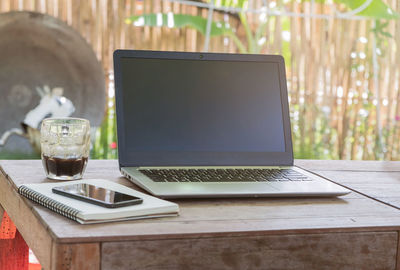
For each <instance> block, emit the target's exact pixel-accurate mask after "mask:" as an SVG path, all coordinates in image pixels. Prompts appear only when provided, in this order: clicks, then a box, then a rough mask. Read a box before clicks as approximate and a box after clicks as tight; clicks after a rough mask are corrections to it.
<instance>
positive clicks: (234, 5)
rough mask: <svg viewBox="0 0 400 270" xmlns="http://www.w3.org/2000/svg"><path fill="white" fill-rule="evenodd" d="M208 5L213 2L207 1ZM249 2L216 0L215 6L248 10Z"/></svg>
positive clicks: (245, 0)
mask: <svg viewBox="0 0 400 270" xmlns="http://www.w3.org/2000/svg"><path fill="white" fill-rule="evenodd" d="M207 2H208V3H210V2H211V0H207ZM248 2H249V1H248V0H214V4H215V6H217V7H231V8H243V9H244V8H246V7H247V5H248Z"/></svg>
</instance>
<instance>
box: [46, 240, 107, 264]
mask: <svg viewBox="0 0 400 270" xmlns="http://www.w3.org/2000/svg"><path fill="white" fill-rule="evenodd" d="M52 254H53V255H52V264H51V269H54V270H99V269H100V244H98V243H94V244H72V245H63V244H54V246H53V250H52Z"/></svg>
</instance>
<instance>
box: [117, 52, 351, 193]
mask: <svg viewBox="0 0 400 270" xmlns="http://www.w3.org/2000/svg"><path fill="white" fill-rule="evenodd" d="M114 72H115V89H116V110H117V134H118V160H119V166H120V171H121V173H122V174H123V175H124V176H125V177H127V178H128V179H130V180H131V181H132V182H133V183H135V184H137V185H138V186H140V187H142V188H143V189H145V190H147V191H149V192H150V193H152V194H154V195H156V196H159V197H164V198H184V197H189V198H194V197H258V196H260V197H261V196H262V197H289V196H290V197H298V196H339V195H344V194H347V193H349V192H350V191H349V190H348V189H346V188H344V187H341V186H339V185H336V184H334V183H332V182H331V181H329V180H326V179H323V178H322V177H319V176H318V175H315V174H313V173H310V172H308V171H305V170H303V169H301V168H298V167H295V166H293V149H292V141H291V130H290V119H289V108H288V96H287V87H286V75H285V65H284V60H283V58H282V57H281V56H278V55H241V54H219V53H218V54H217V53H187V52H157V51H134V50H117V51H115V52H114ZM294 176H295V177H294Z"/></svg>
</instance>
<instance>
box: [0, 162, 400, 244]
mask: <svg viewBox="0 0 400 270" xmlns="http://www.w3.org/2000/svg"><path fill="white" fill-rule="evenodd" d="M0 165H1V166H3V171H4V174H7V175H8V179H12V180H9V182H10V185H13V186H14V187H15V188H16V186H15V185H20V184H23V183H40V182H47V181H49V180H47V179H46V178H45V177H44V172H43V169H42V165H41V162H40V161H38V160H36V161H4V162H3V161H2V162H0ZM98 177H101V178H106V179H109V180H112V181H115V182H118V183H121V184H124V185H127V186H130V187H135V186H134V185H133V184H131V183H130V182H129V181H127V180H126V179H125V178H123V177H121V176H120V173H119V171H118V164H117V162H116V161H98V160H91V161H89V164H88V168H87V171H86V173H85V178H98ZM339 179H341V178H340V177H339ZM13 192H16V191H13ZM18 197H19V196H18ZM175 202H177V203H178V204H179V205H180V209H181V213H180V216H179V217H170V218H162V219H149V220H138V221H126V222H118V223H108V224H96V225H85V226H82V225H80V224H78V223H76V222H74V221H71V220H69V219H67V218H65V217H63V216H61V215H57V214H55V213H54V212H53V211H51V210H48V209H46V208H44V207H41V206H38V205H37V204H35V203H32V202H31V201H29V200H24V203H25V204H26V205H27V206H29V209H32V211H30V212H31V213H30V214H32V212H33V213H34V215H35V216H36V217H38V218H39V219H40V222H41V224H43V227H44V228H47V230H48V231H49V234H50V236H51V237H52V239H53V240H54V241H56V242H57V243H76V242H79V243H85V242H86V243H90V242H93V241H99V242H102V241H121V240H149V239H184V238H201V237H213V236H245V235H254V234H260V232H262V234H277V233H279V234H284V233H301V232H303V231H311V232H337V231H343V230H352V231H368V230H371V228H374V229H375V230H388V229H391V230H394V229H396V228H399V226H400V213H399V211H398V210H397V209H393V208H391V207H388V206H386V205H382V204H381V203H379V202H376V201H374V200H371V199H368V198H366V197H365V196H362V195H360V194H358V193H356V192H353V193H351V194H349V195H346V196H343V197H340V198H297V199H296V198H280V199H278V198H244V199H197V200H194V199H192V200H190V199H186V200H175ZM166 224H167V226H166Z"/></svg>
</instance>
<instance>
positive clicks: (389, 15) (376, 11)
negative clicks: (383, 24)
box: [335, 0, 400, 19]
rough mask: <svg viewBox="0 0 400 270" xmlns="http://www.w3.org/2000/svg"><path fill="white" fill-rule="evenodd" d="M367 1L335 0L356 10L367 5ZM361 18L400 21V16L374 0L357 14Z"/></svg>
mask: <svg viewBox="0 0 400 270" xmlns="http://www.w3.org/2000/svg"><path fill="white" fill-rule="evenodd" d="M365 1H366V0H335V2H336V3H342V4H345V5H346V6H347V7H348V8H350V9H352V10H354V9H356V8H358V7H360V6H361V5H362V4H364V3H365ZM357 15H359V16H365V17H371V18H374V19H399V18H400V15H399V14H398V13H397V12H395V11H394V10H393V9H391V8H390V7H389V6H387V5H386V4H385V3H384V2H383V1H382V0H373V1H372V2H371V4H370V5H369V6H368V7H367V8H365V9H364V10H362V11H361V12H359V13H357Z"/></svg>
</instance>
